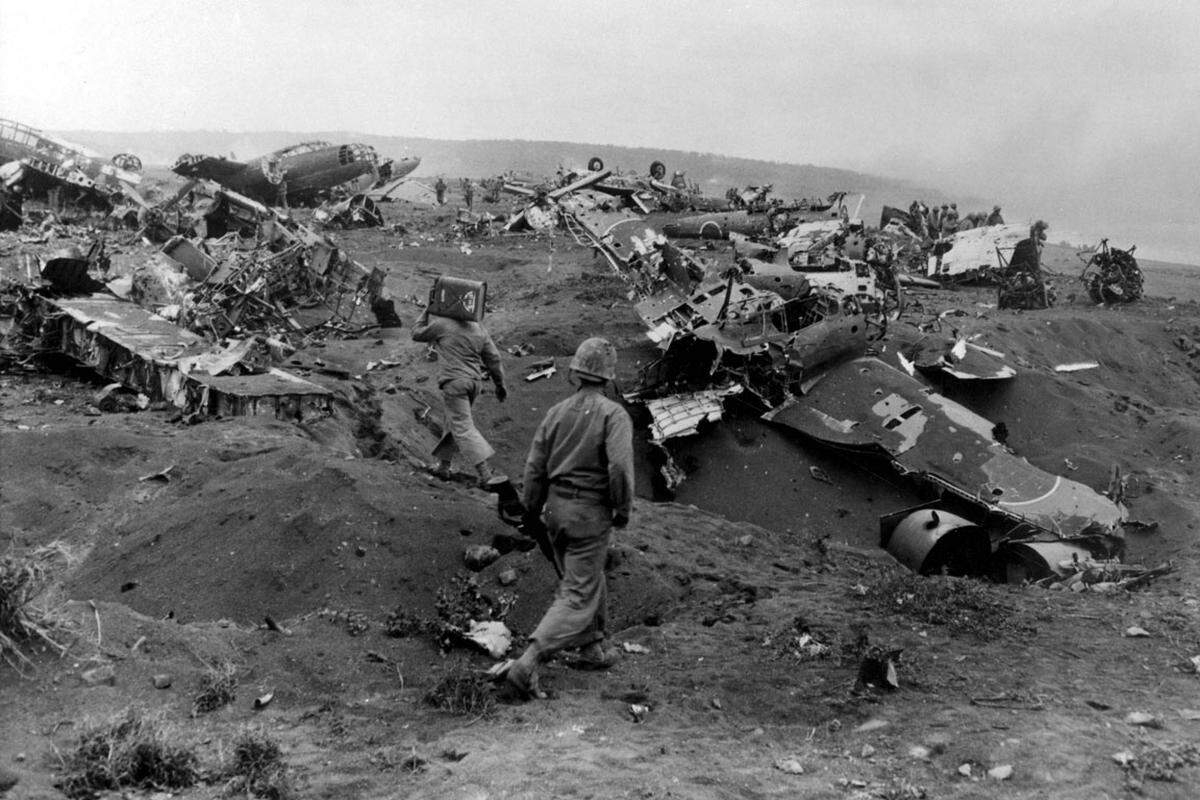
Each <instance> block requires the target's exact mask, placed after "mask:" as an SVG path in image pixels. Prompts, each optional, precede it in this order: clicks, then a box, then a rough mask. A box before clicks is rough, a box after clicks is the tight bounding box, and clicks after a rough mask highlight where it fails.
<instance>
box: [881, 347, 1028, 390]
mask: <svg viewBox="0 0 1200 800" xmlns="http://www.w3.org/2000/svg"><path fill="white" fill-rule="evenodd" d="M897 356H899V357H900V358H904V357H907V358H908V359H909V360H910V363H911V365H912V366H913V367H915V368H916V369H919V370H921V372H923V373H924V374H926V375H933V376H942V377H946V378H951V379H953V380H956V381H961V382H974V381H984V382H986V381H1006V380H1011V379H1012V378H1014V377H1016V374H1017V371H1016V370H1015V369H1013V368H1012V367H1011V366H1009V365H1008V364H1006V363H1005V362H1004V355H1003V354H1002V353H998V352H996V351H995V350H992V349H990V348H986V347H980V346H978V345H973V344H972V343H970V342H968V341H967V340H966V339H961V338H960V339H958V340H956V341H953V342H942V341H934V340H928V339H927V340H922V341H920V342H917V343H916V344H915V345H913V346H912V347H911V348H908V350H907V351H906V352H904V353H897ZM901 366H904V362H903V361H902V362H901ZM905 371H909V370H908V368H907V367H905ZM909 374H910V375H911V374H912V373H911V371H909Z"/></svg>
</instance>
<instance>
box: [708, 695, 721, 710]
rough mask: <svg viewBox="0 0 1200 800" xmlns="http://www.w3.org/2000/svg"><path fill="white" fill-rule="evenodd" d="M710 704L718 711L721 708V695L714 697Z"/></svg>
mask: <svg viewBox="0 0 1200 800" xmlns="http://www.w3.org/2000/svg"><path fill="white" fill-rule="evenodd" d="M708 704H709V705H710V706H712V707H713V708H715V709H717V710H718V711H720V710H721V699H720V698H719V697H714V698H713V699H712V700H709V701H708Z"/></svg>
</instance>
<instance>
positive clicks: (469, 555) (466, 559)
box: [463, 544, 500, 572]
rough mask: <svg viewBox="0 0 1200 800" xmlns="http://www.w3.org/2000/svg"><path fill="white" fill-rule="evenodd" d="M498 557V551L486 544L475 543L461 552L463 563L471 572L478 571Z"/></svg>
mask: <svg viewBox="0 0 1200 800" xmlns="http://www.w3.org/2000/svg"><path fill="white" fill-rule="evenodd" d="M498 558H500V551H499V550H497V549H496V548H494V547H491V546H489V545H486V544H476V545H472V546H470V547H468V548H467V549H466V550H465V551H464V552H463V564H465V565H466V567H467V569H469V570H471V571H472V572H479V571H480V570H481V569H484V568H486V567H487V566H488V565H489V564H494V563H495V562H496V560H497V559H498Z"/></svg>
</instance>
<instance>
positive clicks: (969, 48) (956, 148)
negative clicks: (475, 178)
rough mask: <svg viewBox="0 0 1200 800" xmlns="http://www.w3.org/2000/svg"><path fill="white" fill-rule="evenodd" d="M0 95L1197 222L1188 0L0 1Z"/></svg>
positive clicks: (180, 118) (206, 123)
mask: <svg viewBox="0 0 1200 800" xmlns="http://www.w3.org/2000/svg"><path fill="white" fill-rule="evenodd" d="M0 115H2V116H8V117H13V118H16V119H19V120H21V121H24V122H28V123H30V124H33V125H35V126H39V127H43V128H46V129H49V130H63V129H99V130H145V129H194V128H210V129H212V128H215V129H227V130H246V131H250V130H280V129H288V130H297V131H304V130H312V131H315V130H330V129H334V130H351V131H363V132H369V133H378V134H393V135H412V136H429V137H435V138H526V139H558V140H568V141H582V142H597V143H612V144H625V145H641V146H651V147H655V146H657V147H664V148H678V149H684V150H699V151H705V152H716V153H722V154H728V155H738V156H748V157H755V158H766V159H773V160H782V161H793V162H800V163H814V164H820V165H825V166H836V167H847V168H851V169H858V170H864V171H870V172H875V173H881V174H886V175H890V176H897V177H906V178H912V179H914V180H917V181H920V182H922V183H924V184H926V185H932V186H936V187H940V188H945V189H947V190H950V191H959V192H964V193H972V194H975V195H977V196H984V197H988V196H997V197H1020V198H1021V199H1022V201H1023V202H1026V203H1029V204H1031V205H1038V204H1041V205H1043V206H1046V207H1047V212H1046V215H1047V216H1049V215H1051V214H1052V213H1054V212H1058V213H1063V212H1064V211H1069V212H1070V213H1071V214H1074V215H1078V214H1079V213H1080V212H1081V211H1083V212H1086V213H1087V214H1093V215H1097V216H1100V217H1102V218H1117V217H1120V216H1122V215H1135V216H1136V215H1141V216H1145V217H1146V218H1147V219H1148V220H1149V219H1154V220H1157V221H1158V222H1160V223H1161V224H1165V225H1168V226H1170V225H1182V226H1184V227H1185V228H1188V227H1189V226H1190V229H1191V230H1192V231H1193V234H1194V235H1196V236H1197V237H1200V233H1195V232H1196V231H1200V2H1197V0H1148V1H1143V2H1133V1H1131V2H1123V3H1114V2H1097V1H1095V0H1082V1H1080V2H1062V1H1061V0H1060V1H1059V2H1055V0H1033V1H1031V0H999V1H998V2H978V3H977V2H971V1H970V0H958V1H957V2H940V1H937V0H915V1H914V2H885V0H861V1H860V2H854V1H852V0H823V2H807V0H791V1H790V2H750V3H746V2H739V3H731V2H717V1H716V0H713V1H711V2H701V1H693V2H683V1H682V0H666V1H665V2H664V1H663V0H658V1H657V2H642V3H632V2H620V1H619V0H608V2H590V1H585V2H579V1H578V0H576V1H574V2H561V1H560V2H542V1H541V0H537V1H527V0H509V1H508V2H488V1H487V0H475V1H474V2H454V0H438V1H437V2H395V1H393V2H355V1H354V0H337V1H336V2H331V0H319V1H317V2H313V1H312V0H289V1H288V2H261V1H259V2H229V1H228V0H177V1H175V2H173V1H172V0H154V1H153V2H130V1H128V0H118V1H114V0H105V2H94V1H86V2H85V1H84V0H76V1H72V2H67V1H64V0H36V1H34V0H0ZM1148 209H1152V213H1151V211H1149V210H1148ZM1184 235H1185V236H1186V235H1187V234H1186V231H1185V234H1184ZM1195 245H1196V248H1195V249H1196V250H1197V252H1198V254H1200V241H1197V242H1195Z"/></svg>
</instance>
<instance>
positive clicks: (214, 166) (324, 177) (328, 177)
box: [172, 142, 420, 204]
mask: <svg viewBox="0 0 1200 800" xmlns="http://www.w3.org/2000/svg"><path fill="white" fill-rule="evenodd" d="M409 162H415V163H412V164H411V166H409ZM400 163H402V164H404V172H401V173H400V174H401V175H403V174H407V173H408V172H411V171H412V170H413V169H415V168H416V165H417V163H420V159H404V160H403V161H402V162H400ZM379 167H380V164H379V156H378V155H377V154H376V152H375V149H374V148H373V147H371V146H370V145H365V144H342V145H335V144H329V143H328V142H305V143H303V144H298V145H294V146H292V147H285V148H284V149H282V150H277V151H275V152H274V153H270V154H268V155H265V156H262V157H261V158H256V159H253V160H251V161H249V162H239V161H232V160H230V159H226V158H222V157H213V156H190V155H184V156H180V158H179V159H178V160H177V161H176V162H175V166H174V167H172V169H173V170H174V172H175V173H176V174H178V175H182V176H184V177H187V178H203V179H207V180H213V181H216V182H217V183H219V184H221V185H222V186H224V187H225V188H227V189H232V190H233V191H235V192H238V193H240V194H244V195H246V196H247V197H251V198H253V199H255V200H258V201H260V202H263V203H269V204H274V203H277V202H279V200H280V199H281V197H282V196H283V194H284V191H285V190H286V195H287V199H288V201H289V202H296V203H306V202H312V201H316V200H319V199H322V198H321V197H320V195H321V194H322V193H324V192H327V191H328V190H329V189H332V188H333V187H335V186H341V185H342V184H345V183H348V182H350V181H354V180H357V179H359V178H362V177H364V176H372V177H374V176H376V175H377V174H378V173H379ZM394 169H395V167H394V166H393V170H394ZM393 177H396V174H395V172H394V171H393Z"/></svg>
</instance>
